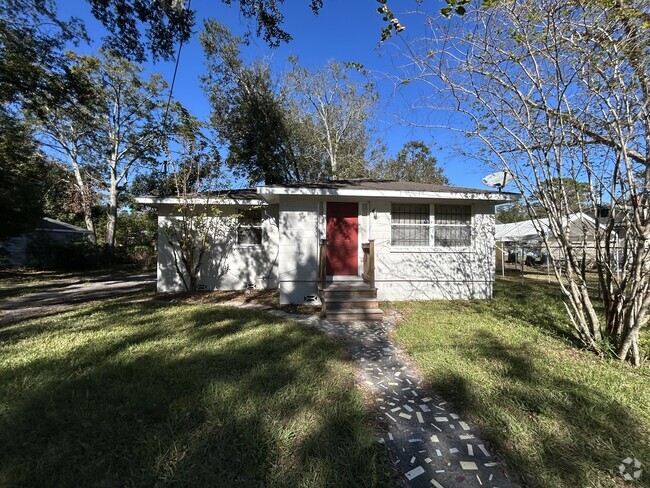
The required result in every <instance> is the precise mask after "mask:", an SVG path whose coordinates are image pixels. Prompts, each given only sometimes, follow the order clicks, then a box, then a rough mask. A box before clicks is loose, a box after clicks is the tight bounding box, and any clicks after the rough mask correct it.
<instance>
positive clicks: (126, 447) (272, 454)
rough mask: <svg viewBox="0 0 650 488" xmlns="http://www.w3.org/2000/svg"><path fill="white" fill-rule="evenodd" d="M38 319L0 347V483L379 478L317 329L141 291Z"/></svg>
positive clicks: (340, 359)
mask: <svg viewBox="0 0 650 488" xmlns="http://www.w3.org/2000/svg"><path fill="white" fill-rule="evenodd" d="M42 322H43V323H42V324H40V325H35V324H34V323H30V322H28V323H26V324H24V325H25V326H26V327H29V328H32V332H31V333H30V334H28V335H15V336H13V337H12V338H11V339H10V340H6V341H5V342H4V344H3V346H5V347H3V349H2V352H1V354H2V356H0V362H3V363H4V364H6V365H7V367H4V368H3V369H2V370H1V371H0V445H2V446H3V449H2V450H1V451H0V485H2V486H27V487H30V486H33V487H37V486H38V487H40V486H100V487H103V486H107V487H108V486H111V487H112V486H135V485H144V486H154V485H159V484H172V483H173V484H180V485H187V486H229V487H230V486H246V487H248V486H267V485H282V486H301V485H302V486H304V485H319V486H325V485H327V486H367V485H373V484H387V483H388V482H389V475H388V473H387V470H386V466H385V464H384V461H383V457H382V453H381V451H380V450H379V448H378V446H377V444H376V443H375V442H374V436H373V435H372V433H371V432H370V431H369V430H368V429H367V427H366V421H367V412H366V411H365V407H364V406H363V404H362V402H361V401H360V400H359V398H358V394H357V393H356V391H355V389H354V382H353V379H352V375H351V374H350V372H349V370H348V369H347V366H346V365H345V359H344V355H343V353H342V351H341V349H340V348H339V347H338V346H336V344H335V343H334V342H333V341H330V340H328V339H327V338H325V337H324V336H322V335H320V334H318V333H316V332H315V331H312V330H310V329H306V328H304V327H301V326H299V325H297V324H294V323H288V322H282V321H280V320H278V319H274V318H272V317H268V316H266V315H264V314H261V313H258V312H253V311H247V310H237V309H232V308H216V307H210V308H207V307H200V306H187V305H183V306H181V307H178V306H174V305H161V304H152V303H135V304H125V303H120V302H113V303H109V304H105V305H102V306H98V307H92V308H91V307H87V308H86V309H83V310H79V311H77V312H69V313H67V314H63V315H60V316H57V317H52V318H49V319H43V321H42ZM39 327H41V328H40V329H39ZM44 345H47V346H45V347H44Z"/></svg>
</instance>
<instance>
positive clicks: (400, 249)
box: [390, 246, 474, 254]
mask: <svg viewBox="0 0 650 488" xmlns="http://www.w3.org/2000/svg"><path fill="white" fill-rule="evenodd" d="M390 252H391V253H430V254H433V253H436V254H440V253H456V254H458V253H461V254H468V253H473V252H474V248H472V247H422V246H413V247H409V246H391V248H390Z"/></svg>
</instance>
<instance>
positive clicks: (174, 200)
mask: <svg viewBox="0 0 650 488" xmlns="http://www.w3.org/2000/svg"><path fill="white" fill-rule="evenodd" d="M135 201H136V202H137V203H142V204H144V205H151V206H154V207H155V206H158V205H176V206H178V205H180V204H181V202H180V199H179V198H178V197H136V199H135ZM187 203H188V204H189V205H224V206H226V205H250V206H258V205H266V202H264V200H262V199H259V198H254V199H251V198H241V199H237V198H207V197H194V198H188V199H187Z"/></svg>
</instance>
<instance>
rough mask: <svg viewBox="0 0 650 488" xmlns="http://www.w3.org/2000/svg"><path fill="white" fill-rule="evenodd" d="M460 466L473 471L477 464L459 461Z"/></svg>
mask: <svg viewBox="0 0 650 488" xmlns="http://www.w3.org/2000/svg"><path fill="white" fill-rule="evenodd" d="M460 467H461V468H463V469H464V470H466V471H470V470H471V471H473V470H477V469H478V466H477V465H476V463H475V462H473V461H461V462H460Z"/></svg>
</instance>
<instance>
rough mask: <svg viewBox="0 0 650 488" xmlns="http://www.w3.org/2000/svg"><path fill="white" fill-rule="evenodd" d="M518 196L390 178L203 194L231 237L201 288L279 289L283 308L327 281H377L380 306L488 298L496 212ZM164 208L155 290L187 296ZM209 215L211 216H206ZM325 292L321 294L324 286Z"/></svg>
mask: <svg viewBox="0 0 650 488" xmlns="http://www.w3.org/2000/svg"><path fill="white" fill-rule="evenodd" d="M512 199H513V194H510V193H504V192H496V191H490V190H476V189H469V188H456V187H449V186H439V185H429V184H421V183H409V182H402V181H389V180H372V179H359V180H332V181H328V182H325V183H313V184H286V185H270V186H259V187H257V188H255V189H247V190H231V191H225V192H223V193H221V194H219V195H196V196H193V197H192V198H191V199H190V201H191V203H192V204H196V205H200V206H205V208H208V207H210V208H212V209H217V208H218V211H219V213H218V216H216V217H208V218H212V219H219V220H220V221H221V222H226V221H229V222H231V229H232V231H230V232H227V231H224V230H223V228H222V229H221V230H220V231H219V232H218V237H216V238H215V240H214V242H213V243H212V245H211V248H210V252H209V255H206V259H205V262H204V264H203V267H202V269H201V273H200V283H199V286H200V288H201V289H207V290H216V289H226V290H233V289H246V288H265V289H269V288H279V290H280V300H281V303H284V304H288V303H293V304H302V303H310V302H311V303H320V297H321V294H320V293H319V287H321V288H322V287H323V285H325V284H326V283H332V282H334V283H337V282H354V281H357V282H359V281H362V280H363V279H365V281H366V282H370V283H371V284H372V285H373V287H374V288H376V298H378V299H379V300H424V299H438V298H443V299H458V298H463V299H464V298H490V297H491V296H492V284H493V281H494V222H495V220H494V207H495V205H496V204H499V203H504V202H507V201H511V200H512ZM137 201H138V202H139V203H143V204H147V205H150V206H153V207H156V208H157V209H158V227H159V230H160V232H159V242H158V290H159V291H161V292H167V291H181V290H183V284H182V281H181V280H180V278H179V276H178V274H177V272H176V269H175V266H174V255H173V252H174V251H173V249H172V246H170V243H169V241H168V239H167V233H166V232H164V231H162V230H163V229H165V228H166V227H167V226H168V225H169V224H170V222H171V221H173V220H174V219H176V220H178V219H180V218H181V217H179V214H178V204H179V199H178V197H175V196H174V197H140V198H138V199H137ZM206 213H207V212H206ZM321 291H322V290H321Z"/></svg>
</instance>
